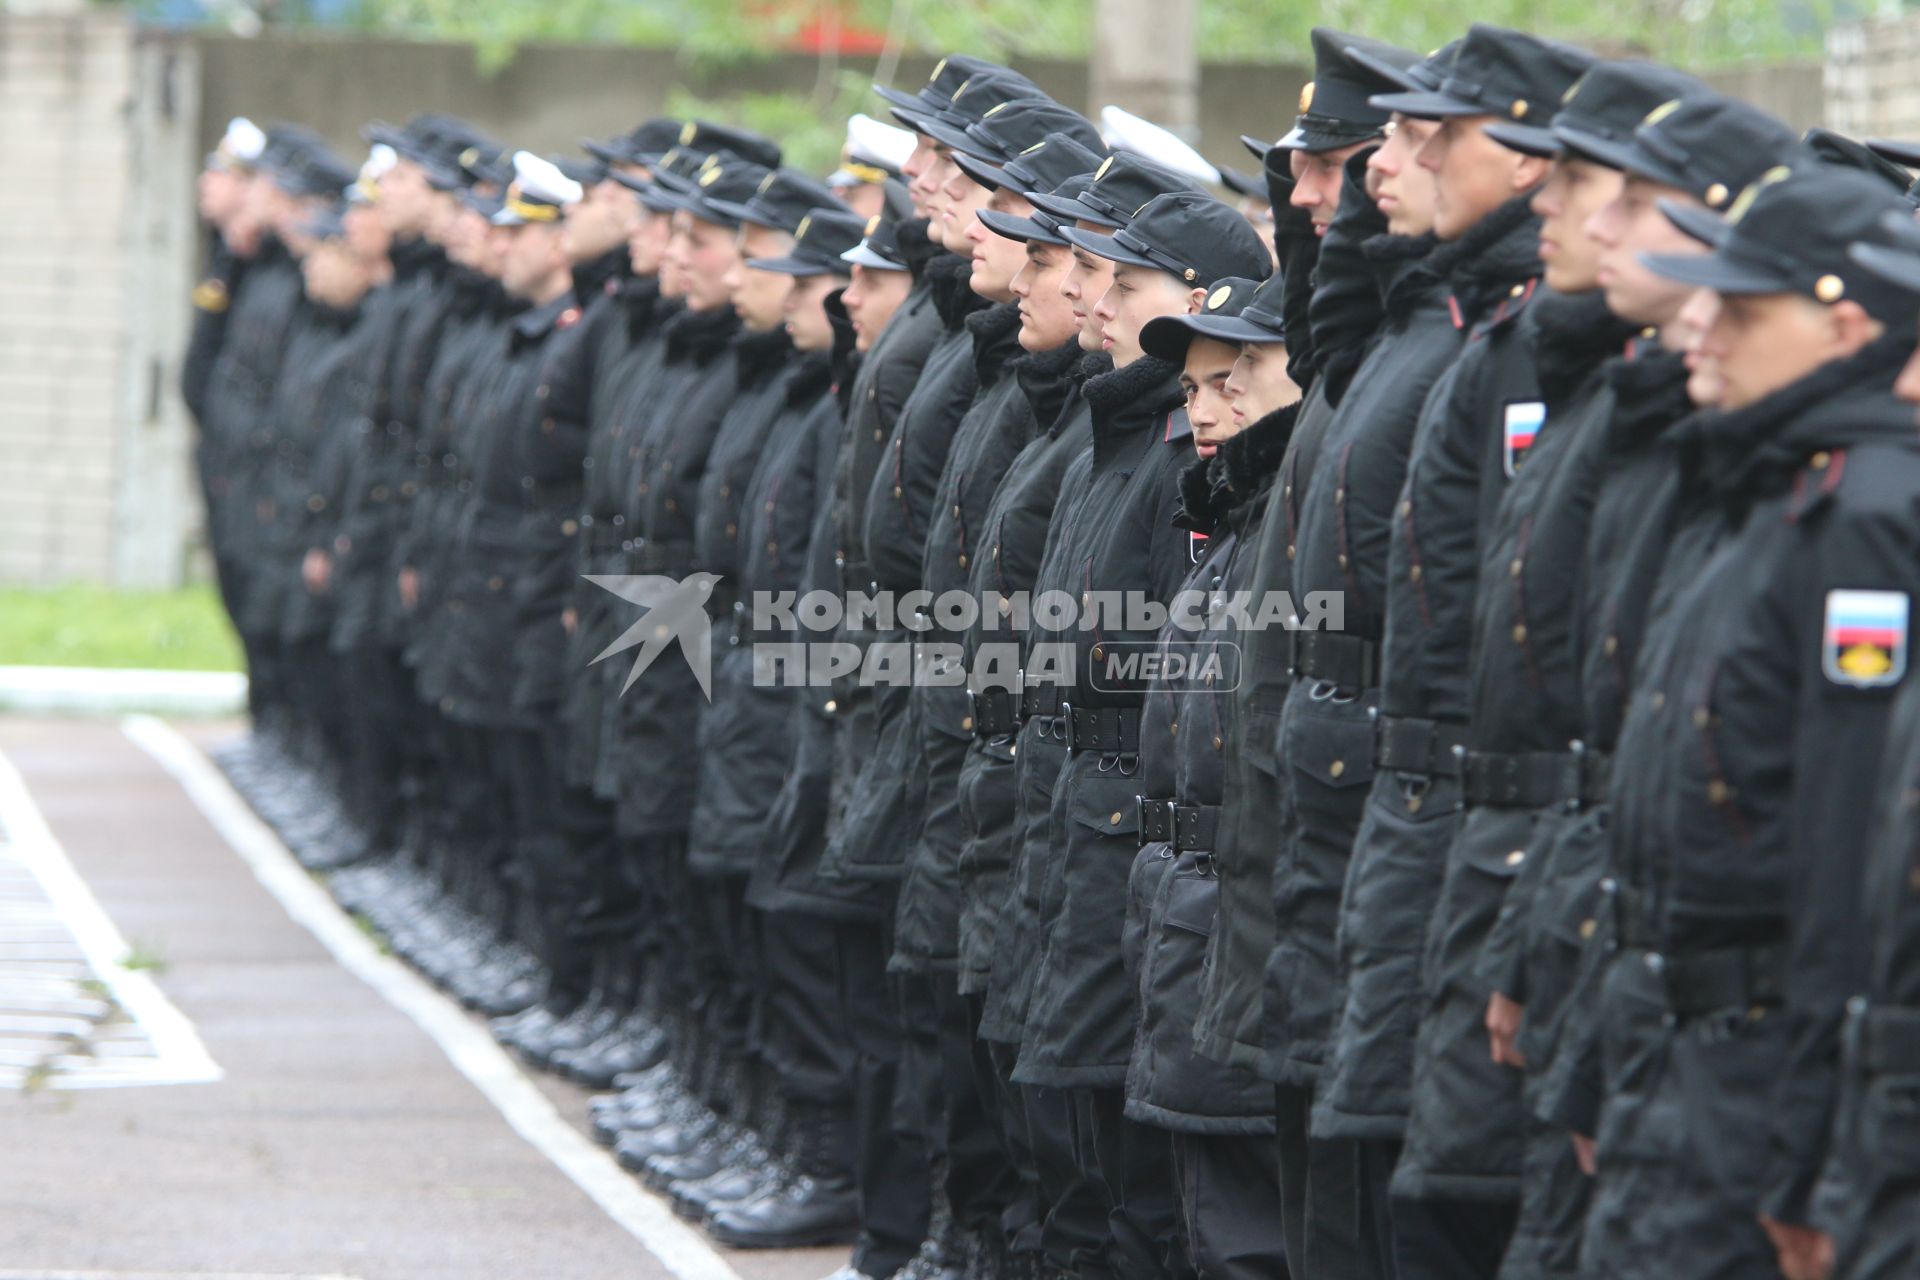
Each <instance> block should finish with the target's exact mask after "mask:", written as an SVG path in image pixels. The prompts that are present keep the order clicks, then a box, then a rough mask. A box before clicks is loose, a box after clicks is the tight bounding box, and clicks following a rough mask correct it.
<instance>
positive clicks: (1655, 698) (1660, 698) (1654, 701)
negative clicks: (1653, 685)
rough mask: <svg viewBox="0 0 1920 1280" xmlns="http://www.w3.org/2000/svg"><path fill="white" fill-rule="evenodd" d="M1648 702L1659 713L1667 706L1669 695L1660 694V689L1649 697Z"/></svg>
mask: <svg viewBox="0 0 1920 1280" xmlns="http://www.w3.org/2000/svg"><path fill="white" fill-rule="evenodd" d="M1647 702H1648V703H1649V704H1650V705H1651V706H1652V707H1653V709H1654V710H1655V711H1658V710H1659V709H1660V708H1662V707H1664V706H1666V705H1667V695H1666V694H1664V693H1662V692H1660V691H1659V690H1658V689H1655V690H1654V691H1653V693H1652V694H1651V695H1649V696H1648V698H1647Z"/></svg>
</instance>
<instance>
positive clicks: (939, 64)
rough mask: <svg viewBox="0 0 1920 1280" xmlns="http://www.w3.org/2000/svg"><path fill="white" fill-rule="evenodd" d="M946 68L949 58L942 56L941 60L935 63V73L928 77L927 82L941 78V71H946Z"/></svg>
mask: <svg viewBox="0 0 1920 1280" xmlns="http://www.w3.org/2000/svg"><path fill="white" fill-rule="evenodd" d="M946 69H947V60H946V59H945V58H942V59H940V61H938V62H936V63H935V64H934V66H933V74H932V75H930V76H928V77H927V82H928V83H929V84H931V83H932V82H933V81H935V80H938V79H939V78H940V73H941V72H942V71H945V70H946Z"/></svg>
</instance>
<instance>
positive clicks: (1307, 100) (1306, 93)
mask: <svg viewBox="0 0 1920 1280" xmlns="http://www.w3.org/2000/svg"><path fill="white" fill-rule="evenodd" d="M1312 106H1313V81H1311V80H1309V81H1307V82H1306V83H1305V84H1303V85H1301V86H1300V114H1301V115H1305V114H1306V113H1307V111H1308V109H1309V108H1311V107H1312Z"/></svg>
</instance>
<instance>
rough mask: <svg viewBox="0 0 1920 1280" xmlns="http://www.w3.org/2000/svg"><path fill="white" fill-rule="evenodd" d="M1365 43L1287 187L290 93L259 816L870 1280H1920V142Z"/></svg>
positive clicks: (252, 454) (275, 249) (264, 369)
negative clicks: (615, 128)
mask: <svg viewBox="0 0 1920 1280" xmlns="http://www.w3.org/2000/svg"><path fill="white" fill-rule="evenodd" d="M1312 43H1313V50H1314V61H1315V65H1314V79H1313V82H1312V83H1311V84H1309V85H1308V86H1307V88H1306V90H1304V91H1303V92H1302V94H1301V97H1300V101H1299V107H1298V113H1297V116H1296V118H1295V120H1294V122H1293V126H1292V128H1291V129H1290V130H1289V131H1288V132H1286V133H1285V135H1284V136H1282V137H1280V138H1279V140H1278V141H1277V142H1268V141H1266V140H1264V139H1258V140H1256V139H1249V140H1248V143H1249V146H1250V147H1251V148H1252V149H1253V151H1254V153H1255V154H1256V155H1258V156H1259V157H1260V158H1261V160H1262V163H1263V167H1264V173H1263V175H1262V178H1261V179H1259V180H1257V181H1256V180H1249V179H1245V178H1241V177H1239V176H1237V175H1234V174H1232V173H1231V171H1222V170H1217V169H1213V168H1212V167H1211V166H1207V165H1206V164H1205V162H1204V161H1200V160H1199V159H1198V157H1196V156H1193V155H1192V154H1191V153H1190V152H1186V151H1183V150H1182V149H1181V148H1179V147H1178V146H1177V145H1174V144H1172V143H1171V142H1169V140H1168V139H1167V138H1166V137H1165V136H1164V135H1162V134H1159V133H1156V132H1154V131H1151V130H1140V129H1134V130H1132V131H1131V132H1130V133H1128V135H1127V136H1124V137H1116V136H1115V135H1114V134H1113V133H1112V132H1111V131H1109V132H1107V133H1104V134H1103V132H1102V131H1101V130H1100V129H1098V128H1096V127H1095V126H1094V124H1093V123H1092V122H1090V121H1088V120H1087V119H1085V118H1083V117H1082V116H1080V115H1079V114H1078V113H1077V112H1075V111H1073V110H1071V109H1069V108H1067V107H1065V106H1062V105H1061V104H1059V103H1057V102H1054V101H1052V100H1051V99H1049V98H1048V97H1047V96H1046V95H1045V94H1043V93H1042V92H1041V91H1040V90H1039V89H1038V88H1037V87H1036V86H1035V85H1034V84H1033V83H1032V82H1031V81H1030V80H1028V79H1026V78H1025V77H1023V76H1021V75H1020V74H1018V73H1017V72H1014V71H1012V70H1010V69H1008V68H1006V67H1003V66H998V65H995V64H992V63H989V62H986V61H983V60H981V59H977V58H973V57H968V56H964V55H959V54H956V55H953V56H951V57H949V58H946V59H945V60H943V61H942V62H941V63H940V64H939V66H938V67H937V68H936V69H935V71H934V73H933V75H932V76H931V78H930V79H929V80H928V82H927V83H926V84H925V85H923V86H920V87H918V88H914V89H910V90H901V89H896V88H893V87H890V86H880V87H877V88H876V92H877V93H878V94H879V95H880V97H881V98H882V99H884V100H885V102H886V104H887V108H888V110H889V112H890V113H891V115H892V116H893V118H894V119H896V120H897V121H898V122H899V129H894V128H892V127H891V126H883V125H880V124H878V123H877V122H874V121H870V120H867V119H865V118H864V117H861V118H857V119H856V122H855V125H856V127H854V128H853V129H851V130H850V134H849V146H848V153H847V163H846V164H845V165H844V166H843V168H842V169H841V170H840V171H839V172H837V173H836V174H834V175H833V176H832V177H831V178H830V179H827V180H825V181H822V180H820V179H817V178H815V177H814V176H812V175H809V174H807V173H805V172H801V171H799V170H796V169H795V168H792V167H789V166H783V165H782V163H781V155H780V151H779V148H778V147H777V146H776V145H775V144H774V143H773V142H771V141H769V140H768V139H766V138H764V137H760V136H757V135H754V134H751V133H748V132H746V131H743V130H739V129H732V128H727V127H723V126H718V125H714V124H711V123H707V122H701V121H694V122H685V123H682V122H671V121H664V120H655V121H649V122H647V123H646V124H643V125H641V126H639V127H638V128H636V129H634V130H633V131H632V132H631V133H628V134H625V135H622V136H619V137H617V138H613V139H610V140H606V141H604V142H595V143H591V144H589V145H588V146H587V151H588V152H589V153H590V154H591V159H587V158H574V157H567V158H557V159H543V158H541V157H538V156H534V155H531V154H529V153H526V152H513V151H510V150H508V149H505V148H502V147H500V146H499V145H498V144H496V143H494V142H492V141H491V140H489V139H487V138H486V137H484V136H483V135H481V134H480V133H479V132H478V131H477V130H475V129H474V128H472V127H471V126H468V125H466V124H464V123H462V122H460V121H457V120H452V119H448V118H446V117H442V116H434V115H428V116H422V117H420V118H418V119H416V120H414V121H413V122H411V123H410V124H408V125H407V126H406V127H404V128H400V129H392V128H387V127H384V126H382V127H376V128H375V129H373V130H371V131H370V133H369V137H370V139H371V140H372V141H373V142H374V143H375V146H374V147H373V151H372V154H371V155H370V157H369V159H368V161H367V164H366V166H365V167H364V168H363V169H361V170H360V171H359V173H358V174H357V175H356V174H355V173H354V172H352V171H351V170H350V169H349V168H348V167H347V166H345V165H343V164H342V163H341V162H340V161H339V160H338V159H336V158H335V157H334V156H333V154H332V153H331V152H330V151H328V150H327V149H326V147H325V146H324V144H322V143H321V142H320V141H319V140H318V139H317V138H315V137H313V136H312V135H310V134H307V133H305V132H303V131H301V130H298V129H295V128H292V127H277V128H275V129H272V130H268V131H265V132H261V131H260V130H257V129H255V128H253V127H252V126H251V125H247V124H245V122H236V124H235V126H234V128H233V129H232V130H230V131H229V134H228V136H227V139H226V140H225V142H223V144H222V147H221V149H220V151H218V152H217V153H216V154H215V155H214V157H213V158H212V160H211V162H210V164H209V166H208V170H207V173H206V175H205V176H204V178H203V185H202V204H203V208H204V211H205V213H206V215H207V217H208V219H209V221H210V222H211V224H212V226H213V228H214V232H215V238H214V249H213V262H214V270H213V273H212V275H211V276H210V277H209V279H208V281H207V282H206V283H205V284H204V285H202V286H201V289H200V291H199V293H198V295H197V296H196V302H197V303H198V304H199V306H200V308H201V312H200V322H199V326H198V328H197V329H196V332H195V337H194V345H193V348H192V350H191V351H190V352H189V354H188V359H187V362H186V387H187V394H188V399H189V402H190V404H191V405H192V406H193V408H194V410H195V412H196V414H197V415H198V417H199V420H200V423H201V427H202V431H201V436H200V462H201V473H202V476H203V479H204V483H205V490H206V497H207V504H208V513H209V528H210V531H211V534H212V544H213V549H214V553H215V561H216V565H217V567H218V570H219V575H220V581H221V585H222V588H223V591H224V592H225V597H226V600H227V602H228V605H229V607H230V608H231V610H232V613H233V616H234V619H235V622H236V625H237V627H238V630H239V632H240V634H241V636H242V638H243V641H244V643H245V645H246V651H247V656H248V661H249V665H250V670H251V674H252V697H253V707H252V711H253V718H254V724H255V733H254V735H253V738H252V741H251V744H250V746H249V748H248V749H247V751H246V752H244V753H243V754H240V755H237V756H236V757H235V758H233V759H231V760H230V761H229V762H228V763H229V768H230V770H231V771H232V772H233V774H234V776H235V777H236V779H237V780H238V781H239V782H240V783H241V784H242V785H243V787H244V788H245V789H246V790H247V791H248V793H249V795H250V797H251V798H252V800H253V801H254V803H255V804H256V805H257V806H258V807H260V808H261V810H262V812H264V813H267V814H268V815H269V816H270V817H272V818H274V819H275V820H276V821H277V822H279V823H280V825H281V827H282V830H283V831H284V832H285V833H286V834H287V835H288V838H289V841H290V842H291V843H293V844H294V845H295V847H296V850H297V851H298V852H300V853H301V854H302V855H303V857H305V858H307V859H308V861H309V862H310V864H312V865H314V866H316V867H320V868H324V869H333V871H334V874H333V876H332V880H331V883H332V886H333V888H334V889H335V891H336V893H338V894H339V895H340V896H341V897H342V899H343V901H345V902H347V903H348V904H349V905H350V906H353V907H355V908H356V909H358V910H361V911H363V912H365V913H366V914H368V915H369V916H370V917H371V918H372V919H373V920H374V921H375V922H376V923H377V924H378V925H379V926H380V927H381V928H382V929H383V930H385V931H386V932H387V934H388V935H389V936H390V937H392V938H393V939H394V941H395V945H396V946H397V947H398V948H399V949H400V950H402V951H403V953H405V954H406V955H408V956H409V958H411V959H412V960H413V961H414V962H415V963H417V964H419V965H420V966H421V967H422V968H424V969H426V970H427V971H428V972H429V973H431V974H433V975H434V976H436V977H437V978H439V979H440V980H441V981H443V982H444V983H445V984H446V985H447V986H448V987H449V988H450V989H451V990H452V991H454V992H455V993H457V994H458V995H459V996H460V997H461V998H462V999H463V1000H465V1001H466V1002H467V1003H468V1004H470V1005H471V1006H473V1007H475V1008H478V1009H481V1010H483V1011H486V1012H488V1013H491V1014H494V1015H496V1019H497V1020H496V1021H495V1023H494V1026H495V1030H496V1034H497V1035H498V1036H499V1037H500V1038H501V1040H502V1041H503V1042H504V1043H506V1044H509V1045H511V1046H513V1047H514V1048H515V1049H517V1050H518V1051H519V1052H520V1053H522V1054H523V1055H525V1056H526V1057H527V1058H528V1059H529V1060H531V1061H534V1062H537V1063H540V1064H543V1065H546V1066H549V1067H552V1068H554V1069H556V1070H562V1071H565V1072H567V1073H568V1074H571V1075H573V1076H575V1077H576V1078H578V1079H581V1080H584V1081H587V1082H589V1083H591V1084H594V1085H598V1086H606V1085H609V1084H614V1085H618V1086H619V1091H617V1092H613V1093H609V1094H607V1095H606V1096H604V1097H602V1098H601V1099H599V1100H597V1101H596V1104H595V1108H594V1116H593V1123H594V1126H595V1130H596V1132H597V1133H598V1134H599V1135H600V1136H601V1137H602V1138H603V1140H605V1141H606V1142H607V1143H608V1144H609V1145H611V1146H612V1147H613V1148H614V1149H615V1150H616V1152H617V1153H618V1156H619V1159H620V1161H621V1163H622V1164H623V1165H624V1166H625V1167H627V1168H629V1169H631V1170H633V1171H634V1172H636V1173H637V1174H638V1175H639V1176H640V1177H641V1178H643V1179H644V1181H645V1182H646V1183H647V1185H649V1186H650V1187H652V1188H654V1189H656V1190H657V1191H659V1192H660V1193H661V1194H663V1195H664V1196H666V1197H667V1198H669V1199H670V1200H671V1202H672V1204H673V1206H674V1208H675V1210H676V1211H678V1212H680V1213H681V1214H683V1215H684V1216H686V1217H688V1218H689V1219H692V1220H695V1221H699V1222H702V1223H704V1224H705V1226H706V1229H707V1230H708V1231H709V1233H710V1234H711V1235H712V1236H713V1237H714V1238H715V1239H716V1240H718V1241H720V1242H722V1243H724V1244H727V1245H731V1246H736V1247H790V1246H798V1245H805V1244H822V1243H839V1242H847V1243H852V1244H853V1246H854V1252H853V1254H852V1257H851V1260H850V1261H849V1263H848V1265H847V1267H846V1268H844V1269H843V1270H842V1271H841V1272H839V1273H837V1275H838V1276H840V1277H842V1278H843V1280H856V1278H857V1277H874V1278H878V1277H883V1276H890V1275H898V1276H903V1277H916V1278H921V1280H926V1278H931V1277H963V1276H964V1277H996V1278H997V1277H1036V1276H1038V1277H1054V1276H1069V1275H1070V1276H1087V1277H1107V1276H1113V1277H1129V1278H1132V1277H1142V1278H1144V1277H1160V1276H1191V1275H1203V1276H1209V1277H1211V1276H1223V1277H1238V1276H1245V1277H1268V1278H1271V1277H1278V1276H1285V1275H1289V1274H1291V1275H1293V1276H1295V1277H1302V1278H1305V1280H1330V1278H1331V1280H1368V1278H1371V1277H1399V1278H1401V1280H1420V1278H1426V1277H1433V1278H1436V1280H1452V1278H1454V1277H1460V1278H1462V1280H1466V1278H1470V1277H1472V1278H1485V1277H1493V1276H1500V1277H1503V1278H1506V1280H1523V1278H1531V1277H1562V1276H1576V1275H1591V1276H1604V1277H1623V1278H1624V1277H1636V1278H1642V1277H1649V1276H1687V1277H1694V1276H1701V1277H1704V1276H1715V1277H1722V1276H1724V1277H1748V1276H1752V1277H1772V1276H1776V1275H1783V1276H1786V1277H1788V1278H1789V1280H1815V1278H1824V1277H1828V1276H1833V1275H1839V1276H1846V1277H1855V1278H1860V1277H1910V1276H1913V1275H1915V1274H1920V1123H1917V1119H1920V963H1916V958H1915V957H1916V952H1915V947H1916V945H1920V857H1917V856H1916V853H1915V849H1916V848H1920V842H1917V841H1916V830H1917V828H1916V823H1920V816H1916V815H1920V694H1912V695H1907V694H1902V693H1901V688H1902V686H1903V685H1904V683H1905V682H1904V677H1905V675H1906V673H1907V668H1908V665H1909V652H1910V615H1911V605H1912V601H1913V598H1914V594H1915V592H1916V590H1920V433H1916V428H1915V409H1914V405H1915V404H1916V403H1920V364H1917V365H1915V367H1914V368H1912V369H1911V370H1910V369H1909V368H1908V365H1909V362H1910V361H1913V360H1914V359H1915V351H1916V344H1917V343H1920V324H1917V323H1916V320H1917V318H1920V227H1916V224H1915V221H1914V214H1913V209H1914V203H1913V201H1912V199H1911V198H1910V195H1909V187H1910V185H1911V175H1910V173H1909V172H1908V170H1907V169H1906V168H1905V167H1903V166H1904V165H1910V164H1916V163H1920V148H1914V147H1908V146H1903V145H1901V144H1897V143H1875V144H1871V145H1867V144H1862V143H1859V142H1855V141H1853V140H1850V139H1847V138H1844V137H1840V136H1838V135H1835V134H1831V133H1827V132H1824V131H1820V130H1815V131H1813V132H1812V133H1810V134H1808V135H1806V136H1805V137H1800V136H1797V135H1796V134H1795V133H1794V132H1793V131H1791V130H1789V129H1788V128H1787V127H1786V126H1784V125H1783V124H1781V123H1780V122H1779V121H1777V120H1776V119H1774V118H1772V117H1771V116H1769V115H1768V114H1766V113H1765V112H1763V111H1761V110H1759V109H1757V108H1755V107H1753V106H1751V105H1748V104H1746V103H1743V102H1740V101H1736V100H1734V99H1731V98H1728V97H1726V96H1723V95H1721V94H1719V93H1717V92H1714V91H1712V90H1711V89H1709V88H1708V87H1707V86H1706V85H1704V84H1703V83H1701V82H1700V81H1699V80H1697V79H1696V78H1694V77H1693V76H1690V75H1688V74H1685V73H1683V72H1680V71H1677V70H1674V69H1671V68H1668V67H1664V66H1660V65H1656V64H1653V63H1648V62H1640V61H1601V60H1596V59H1594V58H1593V57H1591V56H1590V55H1588V54H1587V53H1585V52H1583V51H1581V50H1578V49H1575V48H1572V47H1569V46H1566V45H1563V44H1560V43H1556V42H1553V41H1549V40H1544V39H1540V38H1537V37H1535V36H1532V35H1528V34H1524V33H1521V32H1517V31H1512V30H1507V29H1503V28H1498V27H1494V26H1489V25H1483V24H1481V25H1475V26H1473V27H1472V28H1471V29H1470V30H1469V31H1468V32H1467V33H1466V34H1465V35H1464V36H1463V37H1462V38H1460V39H1459V40H1457V41H1454V42H1453V43H1450V44H1448V45H1447V46H1445V47H1444V48H1442V49H1440V50H1438V51H1436V52H1434V53H1431V54H1429V55H1427V56H1425V57H1421V56H1419V55H1417V54H1415V53H1413V52H1410V51H1407V50H1403V49H1399V48H1396V47H1394V46H1392V45H1390V44H1387V43H1384V42H1382V41H1378V40H1374V39H1369V38H1365V37H1362V36H1356V35H1351V34H1347V33H1343V32H1338V31H1333V30H1329V29H1316V30H1315V31H1314V32H1313V36H1312ZM1135 123H1136V124H1137V123H1138V122H1135ZM902 131H904V132H902ZM1218 185H1225V186H1226V187H1228V188H1229V197H1230V198H1232V199H1234V200H1236V201H1237V202H1236V203H1228V202H1226V201H1224V200H1222V199H1221V198H1219V197H1218V196H1217V195H1216V194H1213V193H1212V192H1211V191H1210V190H1209V189H1208V188H1209V187H1217V186H1218ZM343 192H344V195H343ZM956 598H957V599H959V600H961V601H967V600H971V601H974V602H977V603H978V605H979V607H978V608H973V609H968V608H954V609H948V608H946V607H945V605H946V603H947V602H948V601H950V600H953V599H956ZM822 599H827V600H838V601H842V602H851V601H854V600H855V599H858V600H861V601H865V602H867V603H869V604H872V603H874V602H881V601H893V602H899V607H897V608H894V607H885V608H882V607H872V608H852V607H847V608H844V609H841V608H835V609H831V610H822V611H815V612H814V613H811V614H810V613H809V610H808V609H807V608H804V607H803V608H796V607H795V605H794V602H795V601H801V602H809V601H818V600H822ZM1048 601H1050V602H1052V604H1053V605H1054V606H1058V607H1054V608H1051V609H1050V610H1048V609H1042V608H1040V607H1039V603H1038V602H1048ZM1043 613H1045V614H1047V615H1048V617H1049V618H1050V624H1049V625H1047V626H1044V627H1043V626H1041V625H1039V619H1040V617H1041V615H1042V614H1043ZM1023 623H1024V624H1025V625H1022V624H1023ZM676 647H677V648H676ZM814 654H824V655H826V657H827V659H828V660H827V661H825V662H824V663H818V662H816V661H815V660H814V658H813V657H812V655H814ZM848 655H851V658H850V659H849V658H848ZM633 658H637V660H630V659H633ZM598 659H606V660H604V661H600V660H598ZM902 672H904V673H905V677H904V678H901V673H902ZM886 673H891V675H888V674H886ZM335 798H337V799H338V804H337V805H336V804H335V803H334V800H335ZM554 1271H555V1274H560V1273H563V1272H564V1261H563V1260H556V1261H555V1266H554Z"/></svg>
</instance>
